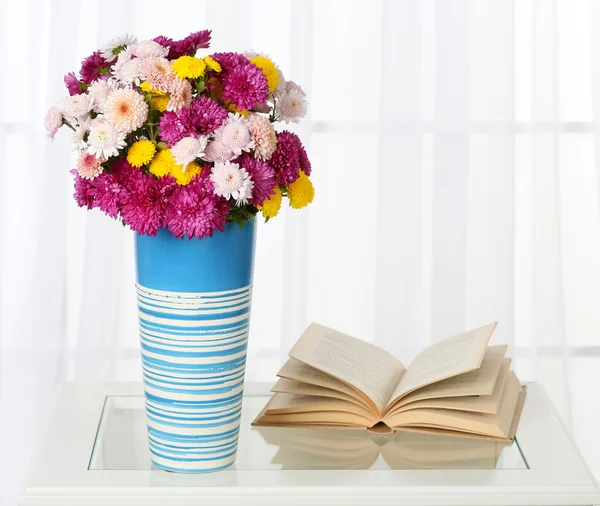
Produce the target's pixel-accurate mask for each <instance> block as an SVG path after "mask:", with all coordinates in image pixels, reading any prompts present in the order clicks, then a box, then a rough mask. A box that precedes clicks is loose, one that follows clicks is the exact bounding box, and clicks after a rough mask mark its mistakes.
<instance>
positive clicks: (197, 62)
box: [173, 55, 206, 79]
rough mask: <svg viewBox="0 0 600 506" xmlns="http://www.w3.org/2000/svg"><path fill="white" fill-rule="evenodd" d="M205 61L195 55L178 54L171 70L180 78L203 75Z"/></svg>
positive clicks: (193, 77)
mask: <svg viewBox="0 0 600 506" xmlns="http://www.w3.org/2000/svg"><path fill="white" fill-rule="evenodd" d="M205 70H206V63H204V60H201V59H200V58H196V57H195V56H187V55H186V56H180V57H179V58H177V59H176V60H175V61H174V62H173V71H174V72H175V74H177V77H180V78H181V79H187V78H192V79H195V78H196V77H200V76H203V75H204V71H205Z"/></svg>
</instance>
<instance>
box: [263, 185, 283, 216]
mask: <svg viewBox="0 0 600 506" xmlns="http://www.w3.org/2000/svg"><path fill="white" fill-rule="evenodd" d="M281 198H282V195H281V190H280V189H279V186H276V187H275V193H274V194H273V195H271V196H270V197H269V200H265V201H264V202H263V205H262V206H258V208H259V209H260V210H261V211H262V215H263V216H264V217H265V218H274V217H275V216H277V213H279V209H281Z"/></svg>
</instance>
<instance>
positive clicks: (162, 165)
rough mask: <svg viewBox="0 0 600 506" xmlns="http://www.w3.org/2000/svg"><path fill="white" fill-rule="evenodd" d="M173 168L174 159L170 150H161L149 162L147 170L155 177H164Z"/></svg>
mask: <svg viewBox="0 0 600 506" xmlns="http://www.w3.org/2000/svg"><path fill="white" fill-rule="evenodd" d="M173 167H175V158H173V155H172V153H171V150H170V149H162V150H160V151H159V152H158V153H156V155H155V156H154V158H153V159H152V161H151V162H150V167H149V170H150V172H151V173H152V174H154V175H155V176H156V177H161V176H166V175H167V174H168V173H169V172H171V170H172V169H173Z"/></svg>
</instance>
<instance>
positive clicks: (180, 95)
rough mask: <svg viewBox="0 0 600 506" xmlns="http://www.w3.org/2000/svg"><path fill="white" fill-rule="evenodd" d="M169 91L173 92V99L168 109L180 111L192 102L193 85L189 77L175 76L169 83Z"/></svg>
mask: <svg viewBox="0 0 600 506" xmlns="http://www.w3.org/2000/svg"><path fill="white" fill-rule="evenodd" d="M168 92H169V93H170V94H171V99H170V100H169V104H168V105H167V111H179V110H180V109H181V108H182V107H188V106H189V105H190V104H191V103H192V85H191V84H190V82H189V81H188V80H187V79H179V78H178V77H175V78H173V79H172V80H171V82H170V83H169V87H168Z"/></svg>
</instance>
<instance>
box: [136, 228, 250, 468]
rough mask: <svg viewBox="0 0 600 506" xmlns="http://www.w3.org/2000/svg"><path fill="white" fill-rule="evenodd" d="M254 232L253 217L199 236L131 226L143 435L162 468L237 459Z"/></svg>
mask: <svg viewBox="0 0 600 506" xmlns="http://www.w3.org/2000/svg"><path fill="white" fill-rule="evenodd" d="M255 240H256V231H255V220H250V221H248V222H246V223H245V226H244V228H243V229H242V228H240V227H239V226H238V225H236V224H228V225H227V226H226V228H225V231H224V232H219V231H217V232H215V233H214V235H213V236H212V237H206V238H203V239H197V238H193V239H192V240H188V239H187V238H186V239H176V238H175V237H174V236H173V235H172V234H171V232H169V231H168V230H166V229H161V230H160V231H159V233H158V235H157V236H156V237H150V236H146V235H139V234H138V235H136V267H137V297H138V309H139V324H140V337H141V346H142V364H143V373H144V390H145V397H146V417H147V426H148V440H149V445H150V453H151V456H152V462H153V464H154V465H155V466H157V467H159V468H161V469H165V470H169V471H176V472H188V473H201V472H211V471H218V470H221V469H225V468H227V467H229V466H231V465H232V464H233V462H234V461H235V455H236V451H237V444H238V432H239V424H240V416H241V407H242V394H243V385H244V373H245V368H246V349H247V343H248V329H249V324H250V305H251V298H252V278H253V267H254V246H255Z"/></svg>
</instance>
